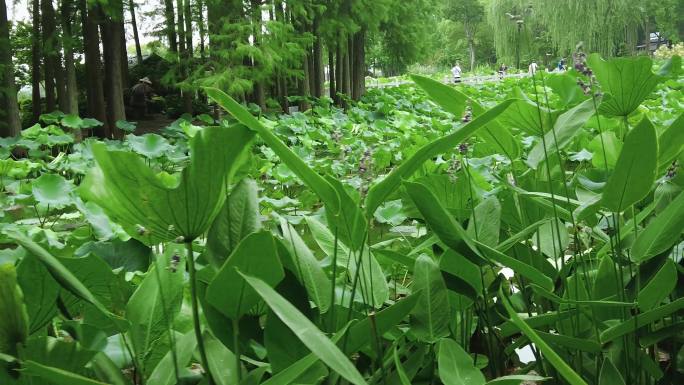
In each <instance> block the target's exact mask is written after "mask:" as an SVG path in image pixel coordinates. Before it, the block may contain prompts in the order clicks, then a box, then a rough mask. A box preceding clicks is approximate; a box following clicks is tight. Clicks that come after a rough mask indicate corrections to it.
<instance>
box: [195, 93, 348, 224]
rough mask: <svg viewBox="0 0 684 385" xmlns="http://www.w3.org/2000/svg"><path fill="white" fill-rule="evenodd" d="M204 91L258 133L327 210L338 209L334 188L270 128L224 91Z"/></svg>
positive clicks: (333, 210) (337, 199)
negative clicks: (319, 199)
mask: <svg viewBox="0 0 684 385" xmlns="http://www.w3.org/2000/svg"><path fill="white" fill-rule="evenodd" d="M205 91H206V92H207V96H209V97H210V98H211V99H213V100H214V101H215V102H216V103H218V105H220V106H221V107H223V109H225V110H226V111H228V112H229V113H230V114H231V115H233V116H234V117H235V119H237V120H238V121H239V122H240V123H242V124H244V125H245V126H247V127H249V129H250V130H252V131H254V132H256V133H257V134H259V136H260V137H261V139H262V140H263V141H264V142H265V143H266V144H267V145H268V146H269V147H270V148H271V149H272V150H273V151H274V152H275V153H276V154H277V155H278V157H279V158H280V160H281V161H282V162H283V163H285V164H286V165H287V167H289V168H290V170H292V172H294V173H295V174H296V175H297V176H298V177H299V178H300V179H301V180H302V181H303V182H304V183H305V184H306V185H307V186H308V187H309V188H311V189H312V190H313V191H314V192H315V193H316V195H318V197H319V198H321V200H322V201H323V203H324V204H325V205H326V206H327V207H328V209H329V210H331V211H332V212H333V213H337V212H338V211H339V198H338V197H337V193H336V192H335V189H334V188H333V187H332V186H331V185H330V184H329V183H328V182H327V181H326V180H325V179H324V178H323V177H322V176H320V175H318V174H317V173H316V172H315V171H313V170H312V169H311V168H310V167H309V166H308V165H307V164H306V163H305V162H304V161H303V160H302V159H301V158H300V157H299V156H297V154H295V153H294V152H293V151H292V150H291V149H290V148H289V147H288V146H287V145H286V144H285V143H283V141H282V140H280V139H279V138H278V137H277V136H276V135H275V134H274V133H273V132H271V130H269V129H268V128H266V127H265V126H264V125H263V124H261V123H260V122H259V121H258V120H257V119H256V118H255V117H254V116H252V114H251V113H250V112H249V111H247V109H245V108H244V107H243V106H241V105H240V104H239V103H238V102H236V101H235V100H234V99H233V98H232V97H230V96H229V95H228V94H226V93H225V92H223V91H221V90H219V89H217V88H211V87H206V88H205Z"/></svg>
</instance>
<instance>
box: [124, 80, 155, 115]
mask: <svg viewBox="0 0 684 385" xmlns="http://www.w3.org/2000/svg"><path fill="white" fill-rule="evenodd" d="M153 92H154V90H153V89H152V82H151V81H150V79H149V78H148V77H147V76H145V77H144V78H142V79H140V80H138V84H136V85H134V86H133V88H131V99H130V101H129V103H130V105H131V108H133V113H134V115H135V118H136V119H141V120H142V119H145V117H146V115H147V102H148V100H149V99H150V98H151V97H152V93H153Z"/></svg>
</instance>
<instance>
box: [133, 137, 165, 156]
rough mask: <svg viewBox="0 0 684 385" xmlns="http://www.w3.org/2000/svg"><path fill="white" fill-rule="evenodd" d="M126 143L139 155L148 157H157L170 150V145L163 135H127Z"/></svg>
mask: <svg viewBox="0 0 684 385" xmlns="http://www.w3.org/2000/svg"><path fill="white" fill-rule="evenodd" d="M126 139H128V145H129V146H130V147H131V149H132V150H133V151H135V152H137V153H138V154H140V155H143V156H145V157H147V158H150V159H155V158H159V157H161V156H162V155H164V154H165V153H166V152H168V151H170V150H171V145H170V144H169V142H168V141H167V140H166V139H164V137H162V136H160V135H157V134H145V135H142V136H136V135H132V134H131V135H127V136H126Z"/></svg>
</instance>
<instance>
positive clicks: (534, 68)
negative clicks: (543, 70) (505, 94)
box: [527, 62, 537, 75]
mask: <svg viewBox="0 0 684 385" xmlns="http://www.w3.org/2000/svg"><path fill="white" fill-rule="evenodd" d="M527 70H528V71H529V73H530V75H534V74H535V73H537V63H536V62H532V63H530V66H529V67H527Z"/></svg>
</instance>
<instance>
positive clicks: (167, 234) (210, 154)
mask: <svg viewBox="0 0 684 385" xmlns="http://www.w3.org/2000/svg"><path fill="white" fill-rule="evenodd" d="M253 137H254V133H252V132H251V131H249V130H248V129H247V128H246V127H244V126H239V125H238V126H231V127H207V128H204V129H203V130H202V131H200V132H198V133H197V135H195V136H194V137H193V138H192V139H191V140H190V165H189V166H188V167H187V168H185V169H184V170H183V172H182V174H181V177H180V179H179V182H178V183H177V185H176V186H170V185H169V184H168V183H164V182H163V181H162V180H160V178H159V177H158V176H157V175H156V174H155V172H154V171H153V170H152V169H150V168H149V167H148V166H147V165H146V164H145V163H144V161H143V160H142V159H141V158H140V157H139V156H137V155H136V154H134V153H131V152H127V151H109V150H107V148H106V146H105V145H104V144H100V143H95V144H93V146H92V151H93V156H94V157H95V161H96V165H97V167H95V168H94V169H93V170H91V172H90V173H89V174H88V175H87V176H86V178H85V180H84V181H83V183H82V184H81V186H80V187H79V192H80V194H81V196H82V197H83V198H84V199H85V200H90V201H93V202H95V203H97V204H98V205H99V206H100V207H102V208H103V209H104V211H105V212H106V213H107V215H108V216H109V217H110V218H111V219H112V220H113V221H115V222H117V223H119V224H121V226H122V227H123V228H124V230H126V232H127V233H128V234H130V235H131V236H132V237H134V238H137V239H138V240H140V241H142V242H144V243H147V244H154V243H158V242H163V241H169V240H174V239H177V238H179V237H183V238H184V239H185V240H191V239H194V238H196V237H198V236H199V235H200V234H202V233H204V232H205V231H206V230H207V228H208V227H209V225H210V224H211V223H212V221H213V219H214V217H215V216H216V214H217V213H218V212H219V210H220V209H221V206H222V205H223V202H224V201H225V199H226V189H227V186H228V185H229V183H230V179H231V177H232V175H233V173H234V171H235V170H236V168H237V166H238V165H239V164H240V163H241V161H242V160H243V158H244V155H245V152H246V149H247V148H248V147H249V146H248V144H249V142H250V141H251V139H252V138H253Z"/></svg>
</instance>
